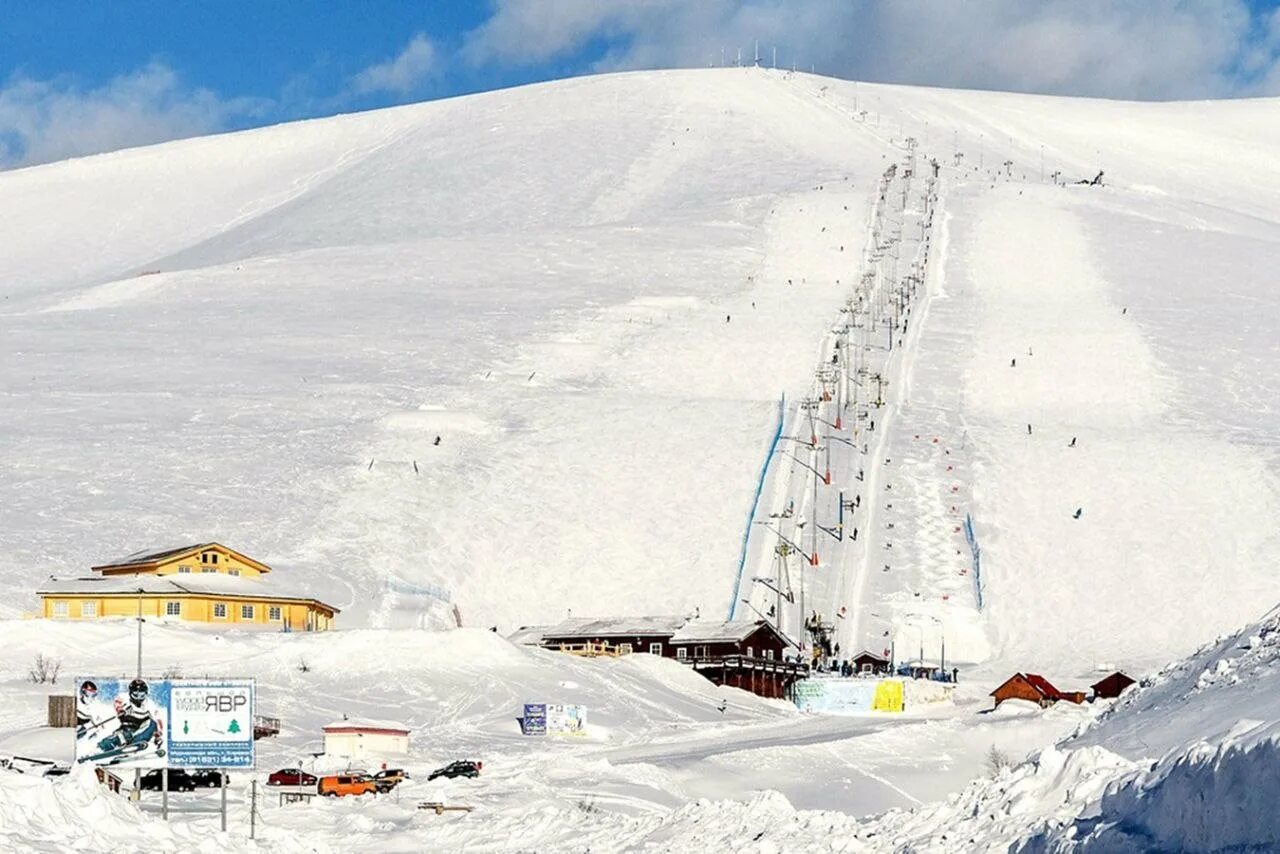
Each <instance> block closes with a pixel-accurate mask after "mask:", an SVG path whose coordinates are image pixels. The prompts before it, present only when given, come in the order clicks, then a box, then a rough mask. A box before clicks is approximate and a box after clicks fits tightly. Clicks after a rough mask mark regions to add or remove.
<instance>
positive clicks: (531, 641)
mask: <svg viewBox="0 0 1280 854" xmlns="http://www.w3.org/2000/svg"><path fill="white" fill-rule="evenodd" d="M548 628H550V626H521V627H520V628H518V629H516V630H515V631H514V632H512V633H511V634H509V635H507V640H509V641H511V642H512V643H515V644H522V645H524V646H537V645H538V644H540V643H542V639H543V638H544V637H545V636H546V634H547V629H548Z"/></svg>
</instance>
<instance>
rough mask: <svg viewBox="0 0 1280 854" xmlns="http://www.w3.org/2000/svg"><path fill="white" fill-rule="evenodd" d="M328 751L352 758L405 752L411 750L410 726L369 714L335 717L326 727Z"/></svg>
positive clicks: (327, 752)
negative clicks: (380, 719)
mask: <svg viewBox="0 0 1280 854" xmlns="http://www.w3.org/2000/svg"><path fill="white" fill-rule="evenodd" d="M324 752H325V753H326V754H327V755H329V756H346V757H349V758H351V759H363V758H372V759H376V758H379V757H383V756H404V755H405V754H406V753H408V752H409V728H408V727H407V726H405V725H404V724H401V723H396V722H395V721H376V720H370V719H369V718H350V719H344V720H340V721H334V722H333V723H331V724H327V725H325V727H324Z"/></svg>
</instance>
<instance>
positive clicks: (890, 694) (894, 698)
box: [872, 679, 902, 712]
mask: <svg viewBox="0 0 1280 854" xmlns="http://www.w3.org/2000/svg"><path fill="white" fill-rule="evenodd" d="M872 708H873V709H875V710H876V711H877V712H900V711H902V683H901V682H899V681H898V680H896V679H886V680H884V681H883V682H881V683H880V684H879V685H877V686H876V699H875V702H874V703H873V704H872Z"/></svg>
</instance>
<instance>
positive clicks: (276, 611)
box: [267, 605, 280, 622]
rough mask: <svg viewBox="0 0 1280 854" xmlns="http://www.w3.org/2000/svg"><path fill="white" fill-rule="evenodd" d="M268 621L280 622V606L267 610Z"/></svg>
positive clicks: (273, 606)
mask: <svg viewBox="0 0 1280 854" xmlns="http://www.w3.org/2000/svg"><path fill="white" fill-rule="evenodd" d="M267 619H268V620H271V621H272V622H279V621H280V608H279V606H278V605H272V606H271V607H270V608H268V609H267Z"/></svg>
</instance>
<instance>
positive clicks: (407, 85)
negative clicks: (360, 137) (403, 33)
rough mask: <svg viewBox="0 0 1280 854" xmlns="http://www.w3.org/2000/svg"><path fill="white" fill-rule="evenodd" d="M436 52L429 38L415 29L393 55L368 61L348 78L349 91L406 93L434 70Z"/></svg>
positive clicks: (357, 92) (435, 66)
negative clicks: (414, 33)
mask: <svg viewBox="0 0 1280 854" xmlns="http://www.w3.org/2000/svg"><path fill="white" fill-rule="evenodd" d="M436 54H437V52H436V47H435V45H434V44H433V43H432V42H431V40H430V39H429V38H427V37H426V36H425V35H423V34H422V33H418V34H417V35H416V36H414V37H413V38H412V39H410V40H409V43H408V44H407V45H405V48H404V50H402V51H400V53H398V54H397V55H396V56H395V57H394V58H392V59H389V60H387V61H386V62H380V63H378V64H376V65H370V66H369V67H368V68H366V69H364V70H363V71H361V72H359V73H358V74H356V75H355V76H354V77H353V78H351V91H352V92H353V93H355V94H357V95H367V94H369V93H371V92H395V93H398V94H402V95H403V94H408V93H409V92H411V91H413V90H414V88H416V87H417V86H418V84H420V83H422V81H424V80H426V79H427V77H429V76H430V75H431V74H433V73H434V72H435V71H436V70H437V56H436Z"/></svg>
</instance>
